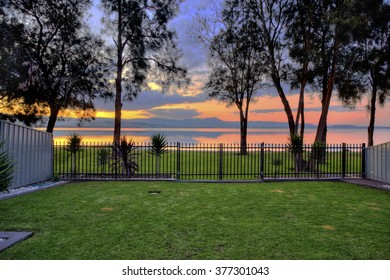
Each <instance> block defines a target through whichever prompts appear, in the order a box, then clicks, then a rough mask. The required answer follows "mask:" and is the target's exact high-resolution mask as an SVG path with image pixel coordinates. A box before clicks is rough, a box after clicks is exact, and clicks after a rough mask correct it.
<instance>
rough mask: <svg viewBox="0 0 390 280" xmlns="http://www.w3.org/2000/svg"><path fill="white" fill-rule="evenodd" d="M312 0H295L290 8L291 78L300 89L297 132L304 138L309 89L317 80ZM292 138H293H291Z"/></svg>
mask: <svg viewBox="0 0 390 280" xmlns="http://www.w3.org/2000/svg"><path fill="white" fill-rule="evenodd" d="M316 2H317V1H312V0H291V1H290V5H289V6H288V8H287V9H286V11H285V13H286V15H287V20H288V22H289V24H288V25H287V26H286V32H285V36H286V40H287V41H288V42H289V43H288V44H287V48H288V50H289V57H290V59H291V60H292V63H291V66H290V73H289V79H290V80H291V85H292V88H298V89H299V99H298V109H297V113H296V116H295V135H297V136H299V137H300V138H302V139H303V137H304V131H305V106H304V105H305V91H306V87H307V85H308V84H311V83H312V82H313V68H314V66H313V55H314V49H313V40H314V37H315V26H314V17H315V8H316ZM290 139H291V138H290Z"/></svg>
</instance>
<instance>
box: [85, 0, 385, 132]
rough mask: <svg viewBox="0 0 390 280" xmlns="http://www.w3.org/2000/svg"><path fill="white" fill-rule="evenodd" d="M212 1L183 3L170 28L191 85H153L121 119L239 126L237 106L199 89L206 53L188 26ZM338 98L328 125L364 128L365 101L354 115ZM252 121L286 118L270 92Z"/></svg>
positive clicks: (100, 112)
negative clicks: (166, 88)
mask: <svg viewBox="0 0 390 280" xmlns="http://www.w3.org/2000/svg"><path fill="white" fill-rule="evenodd" d="M97 3H98V1H97V0H95V7H94V8H93V9H92V17H91V18H90V19H89V23H90V25H91V27H92V29H93V30H94V31H95V32H99V31H100V27H101V25H100V17H101V11H99V10H98V9H97V8H96V4H97ZM209 6H210V1H206V0H185V1H183V3H181V5H180V11H179V14H178V16H177V17H176V18H175V19H174V20H173V21H172V22H171V23H170V27H171V28H172V29H174V30H176V32H177V35H178V41H179V47H180V49H181V50H182V53H183V56H182V59H181V61H180V64H181V65H182V66H184V67H185V68H186V69H187V70H188V74H189V77H190V78H191V84H190V86H189V87H188V88H187V89H185V90H181V91H175V92H171V93H169V94H162V93H161V92H160V91H159V88H158V86H157V85H156V84H154V83H153V81H151V82H150V83H149V86H150V88H151V90H150V91H145V92H142V93H141V94H139V96H138V98H137V99H136V100H135V101H133V102H123V118H124V119H134V118H151V117H158V118H167V119H186V118H211V117H215V118H219V119H221V120H225V121H238V120H239V117H238V114H237V109H236V108H235V107H229V108H227V107H226V105H225V104H222V103H219V102H218V101H215V100H210V99H208V98H207V95H206V94H205V93H204V92H203V89H202V87H203V85H204V83H205V81H206V80H207V73H208V68H207V49H205V48H204V47H203V46H202V45H200V44H198V43H196V42H195V40H194V39H193V38H192V37H191V35H190V30H191V26H192V25H193V24H194V21H193V17H194V14H195V12H196V11H198V10H199V9H207V8H208V7H209ZM286 90H287V92H288V94H289V96H288V99H289V101H290V105H291V107H292V108H293V110H294V111H296V107H297V100H298V95H297V93H298V91H297V90H293V91H292V90H290V89H289V88H288V87H286ZM336 95H337V94H336V93H335V94H334V98H333V100H332V103H331V110H330V112H329V118H328V121H329V124H330V125H335V124H352V125H361V126H367V125H368V117H369V115H368V111H367V107H366V105H367V104H368V100H367V98H364V99H363V100H362V101H361V103H360V104H357V106H356V108H355V109H353V110H350V109H346V108H344V107H343V106H342V104H341V102H339V101H338V100H337V97H336ZM305 104H306V105H305V106H306V121H307V122H308V123H312V124H317V123H318V119H319V115H320V111H321V102H320V96H319V94H318V93H315V92H312V93H310V94H307V96H306V103H305ZM95 105H96V109H97V112H96V117H98V118H113V116H114V112H113V108H114V104H113V102H107V103H105V102H104V101H103V100H97V101H96V103H95ZM389 106H390V105H389V103H387V104H386V106H385V107H383V108H379V107H378V110H377V119H376V125H378V126H390V121H389V118H388V116H387V115H386V114H388V112H389ZM249 118H250V120H252V121H255V120H256V121H281V122H284V121H286V117H285V113H284V110H283V107H282V103H281V101H280V98H279V96H277V94H276V93H275V91H274V90H273V89H272V88H269V89H263V90H261V91H260V92H259V93H258V95H257V98H256V102H255V103H253V104H252V105H251V110H250V115H249Z"/></svg>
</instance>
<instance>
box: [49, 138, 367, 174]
mask: <svg viewBox="0 0 390 280" xmlns="http://www.w3.org/2000/svg"><path fill="white" fill-rule="evenodd" d="M364 149H365V146H364V144H363V145H347V144H341V145H327V146H323V147H320V148H319V147H315V146H312V145H304V146H303V147H302V149H300V150H299V152H296V151H295V152H294V151H292V150H291V148H289V147H288V146H287V145H283V144H279V145H278V144H276V145H275V144H264V143H261V144H251V145H248V146H247V153H246V154H245V155H241V154H240V146H239V145H235V144H183V143H170V144H169V145H168V146H167V147H166V152H165V153H164V154H162V155H159V156H158V155H155V154H153V153H152V149H151V146H150V144H149V143H136V144H133V145H132V146H131V147H130V149H128V150H126V152H125V154H123V153H122V152H121V151H118V149H117V148H115V147H113V145H112V144H100V143H99V144H96V143H84V144H82V146H81V147H80V149H79V150H78V151H77V152H74V151H73V152H71V151H72V149H69V147H68V146H67V144H65V143H56V144H55V146H54V173H55V175H56V176H58V177H59V178H61V179H72V180H131V179H144V180H146V179H160V180H168V179H170V180H172V179H173V180H274V179H310V178H313V179H314V178H322V179H332V178H335V179H336V178H344V177H364V164H365V163H364V160H365V159H364Z"/></svg>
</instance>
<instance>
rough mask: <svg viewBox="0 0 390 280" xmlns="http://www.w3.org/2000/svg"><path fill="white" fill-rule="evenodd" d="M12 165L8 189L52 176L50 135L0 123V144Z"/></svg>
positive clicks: (51, 137)
mask: <svg viewBox="0 0 390 280" xmlns="http://www.w3.org/2000/svg"><path fill="white" fill-rule="evenodd" d="M1 141H5V146H4V147H3V149H4V150H5V151H8V152H9V153H10V154H11V156H12V158H13V160H14V163H15V174H14V179H13V182H12V185H11V188H16V187H20V186H25V185H28V184H33V183H37V182H40V181H45V180H48V179H50V178H52V177H53V136H52V134H50V133H46V132H42V131H37V130H35V129H31V128H28V127H25V126H21V125H17V124H13V123H9V122H5V121H0V142H1Z"/></svg>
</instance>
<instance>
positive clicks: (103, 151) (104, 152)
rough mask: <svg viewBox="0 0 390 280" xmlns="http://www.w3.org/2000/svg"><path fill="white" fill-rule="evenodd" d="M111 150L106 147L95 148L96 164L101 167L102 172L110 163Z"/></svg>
mask: <svg viewBox="0 0 390 280" xmlns="http://www.w3.org/2000/svg"><path fill="white" fill-rule="evenodd" d="M110 159H111V151H110V149H107V148H99V149H98V150H97V165H98V166H100V167H101V168H102V171H103V172H106V171H107V170H106V169H107V166H108V165H109V164H110Z"/></svg>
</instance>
